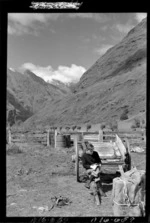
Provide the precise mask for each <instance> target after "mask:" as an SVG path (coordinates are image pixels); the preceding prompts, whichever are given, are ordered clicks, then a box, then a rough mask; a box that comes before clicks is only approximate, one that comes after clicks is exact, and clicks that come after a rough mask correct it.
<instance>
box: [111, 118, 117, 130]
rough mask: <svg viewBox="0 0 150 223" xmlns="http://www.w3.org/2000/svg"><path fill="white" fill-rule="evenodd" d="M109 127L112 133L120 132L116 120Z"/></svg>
mask: <svg viewBox="0 0 150 223" xmlns="http://www.w3.org/2000/svg"><path fill="white" fill-rule="evenodd" d="M109 127H110V129H111V130H112V131H115V130H116V131H117V130H118V122H117V121H116V120H112V121H111V122H110V123H109Z"/></svg>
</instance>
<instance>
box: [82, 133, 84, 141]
mask: <svg viewBox="0 0 150 223" xmlns="http://www.w3.org/2000/svg"><path fill="white" fill-rule="evenodd" d="M82 140H84V135H83V131H82Z"/></svg>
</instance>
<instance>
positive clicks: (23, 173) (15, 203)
mask: <svg viewBox="0 0 150 223" xmlns="http://www.w3.org/2000/svg"><path fill="white" fill-rule="evenodd" d="M20 149H21V153H18V152H17V153H16V154H15V153H14V152H13V151H12V153H7V194H6V196H7V208H6V213H7V216H8V217H10V216H23V217H24V216H25V217H28V216H31V217H32V216H49V217H51V216H57V217H58V216H62V217H64V216H67V217H71V216H73V217H82V216H84V217H85V216H113V212H112V205H111V192H112V183H111V181H109V182H108V181H107V182H105V181H103V189H104V191H105V192H106V194H107V197H106V198H103V197H102V201H101V205H100V206H96V205H95V204H94V201H93V196H92V195H91V194H90V190H88V189H87V188H85V186H84V183H83V182H82V183H79V182H77V181H76V175H75V164H74V163H73V162H72V161H71V156H72V154H74V148H70V149H67V148H65V149H59V150H56V149H54V148H51V147H44V146H42V145H28V144H26V145H25V144H24V145H21V146H20ZM132 158H133V160H134V164H137V165H139V166H138V169H145V163H146V154H137V153H132ZM83 172H84V170H83V169H82V167H80V175H83ZM106 172H107V170H106ZM109 176H112V175H109ZM103 177H104V175H103ZM111 179H112V178H111ZM55 196H56V197H57V198H59V196H62V197H65V198H67V199H68V201H69V202H68V204H66V205H63V206H60V207H58V206H57V205H54V204H56V203H55V202H54V199H52V198H54V197H55ZM42 207H45V209H44V210H42Z"/></svg>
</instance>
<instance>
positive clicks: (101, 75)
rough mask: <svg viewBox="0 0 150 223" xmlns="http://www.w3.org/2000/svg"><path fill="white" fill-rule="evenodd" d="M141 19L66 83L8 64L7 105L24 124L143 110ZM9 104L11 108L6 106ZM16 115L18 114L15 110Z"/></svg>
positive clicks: (96, 119)
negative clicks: (77, 77) (48, 80)
mask: <svg viewBox="0 0 150 223" xmlns="http://www.w3.org/2000/svg"><path fill="white" fill-rule="evenodd" d="M146 65H147V21H146V19H144V20H142V21H141V22H140V23H139V24H138V25H137V26H135V27H134V28H133V29H131V30H130V31H129V32H128V34H127V35H126V36H125V37H124V38H123V39H122V40H121V41H120V42H119V43H118V44H116V45H115V46H113V47H112V48H110V49H109V50H108V51H107V52H106V53H105V54H104V55H103V56H101V57H100V58H99V59H98V60H97V61H96V62H95V63H94V64H93V65H92V66H91V67H90V68H89V69H88V70H87V71H86V72H85V73H84V74H83V75H82V77H81V78H80V80H79V82H78V83H77V84H75V85H73V86H72V87H69V86H66V85H65V86H64V85H63V84H61V83H58V82H55V81H54V82H52V83H46V82H45V81H44V80H42V79H41V78H40V77H37V76H36V75H35V74H33V73H32V72H31V71H26V72H25V73H24V74H20V73H18V72H12V71H11V70H8V72H7V75H8V78H7V79H8V82H7V92H8V95H7V104H8V111H11V110H13V109H15V110H17V111H18V114H19V115H20V116H18V117H22V121H25V122H24V126H28V127H29V126H37V125H42V126H45V125H56V126H64V125H80V124H85V123H90V124H96V123H102V122H110V121H112V120H120V117H121V115H122V114H123V112H124V111H125V110H126V112H127V115H128V118H129V119H131V118H132V117H136V116H139V114H142V115H143V117H145V114H146ZM12 106H13V109H12ZM21 115H22V116H21Z"/></svg>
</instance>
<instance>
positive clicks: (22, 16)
mask: <svg viewBox="0 0 150 223" xmlns="http://www.w3.org/2000/svg"><path fill="white" fill-rule="evenodd" d="M60 15H61V14H59V13H55V14H54V13H53V14H43V13H9V14H8V34H11V35H22V34H33V35H37V34H38V30H39V29H41V28H42V27H43V26H41V24H42V25H43V24H44V25H47V24H48V22H49V21H50V20H57V19H58V18H59V16H60ZM52 31H53V32H54V30H52Z"/></svg>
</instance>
